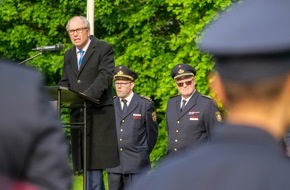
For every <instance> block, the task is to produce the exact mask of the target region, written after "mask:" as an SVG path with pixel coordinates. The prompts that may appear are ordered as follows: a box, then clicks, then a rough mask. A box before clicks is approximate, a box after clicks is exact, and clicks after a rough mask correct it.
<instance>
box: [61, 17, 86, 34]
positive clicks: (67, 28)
mask: <svg viewBox="0 0 290 190" xmlns="http://www.w3.org/2000/svg"><path fill="white" fill-rule="evenodd" d="M75 19H81V20H82V21H83V22H84V24H85V27H86V28H88V29H90V23H89V21H88V20H87V18H86V17H84V16H74V17H72V18H71V19H69V21H68V22H67V24H66V30H67V31H68V30H69V24H70V22H71V21H72V20H75Z"/></svg>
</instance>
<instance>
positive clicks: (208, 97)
mask: <svg viewBox="0 0 290 190" xmlns="http://www.w3.org/2000/svg"><path fill="white" fill-rule="evenodd" d="M202 97H204V98H207V99H210V100H212V97H210V96H207V95H202Z"/></svg>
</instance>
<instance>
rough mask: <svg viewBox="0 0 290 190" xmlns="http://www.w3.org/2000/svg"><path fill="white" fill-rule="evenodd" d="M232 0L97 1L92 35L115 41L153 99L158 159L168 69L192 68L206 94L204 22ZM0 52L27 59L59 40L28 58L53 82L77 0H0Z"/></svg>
mask: <svg viewBox="0 0 290 190" xmlns="http://www.w3.org/2000/svg"><path fill="white" fill-rule="evenodd" d="M232 2H233V0H95V35H96V36H97V37H98V38H100V39H104V40H106V41H108V42H109V43H111V44H112V45H113V46H114V49H115V59H116V64H117V65H120V64H124V65H126V66H128V67H129V68H131V69H132V70H135V71H136V72H137V73H138V74H139V78H138V79H137V81H136V87H135V91H136V92H137V93H139V94H142V95H146V96H149V97H150V98H152V99H153V101H154V102H155V105H156V108H157V115H158V122H159V129H160V133H159V141H158V144H157V146H156V148H155V150H154V152H153V154H152V155H151V158H152V160H153V161H154V162H155V163H156V162H157V161H159V160H160V159H162V157H163V156H164V155H165V153H166V144H167V133H166V130H165V127H166V125H165V109H166V105H167V101H168V99H169V98H170V97H172V96H174V95H176V94H177V90H176V88H175V84H174V81H173V80H172V79H171V77H170V71H171V69H172V68H173V67H174V66H175V65H176V64H178V63H181V62H183V63H188V64H191V65H192V66H194V67H195V69H196V70H197V75H196V77H195V79H196V82H197V89H198V90H199V91H200V92H201V93H203V94H206V95H210V91H209V88H208V80H207V75H208V73H209V72H210V71H211V70H212V68H213V63H212V61H211V58H210V57H209V56H208V55H204V54H201V53H200V52H199V51H198V49H197V44H198V41H199V40H200V36H201V35H202V30H203V29H204V28H205V25H206V24H208V23H209V22H210V21H212V20H213V19H214V18H215V17H216V16H217V15H218V13H219V11H221V10H223V9H225V8H226V7H228V6H229V5H230V4H231V3H232ZM0 5H1V6H0V15H1V16H0V22H1V26H0V43H1V46H0V56H1V57H9V58H13V59H15V60H21V61H22V60H25V59H26V58H28V57H31V56H33V55H35V54H36V52H33V51H31V49H32V48H35V47H37V46H43V45H49V44H57V43H62V44H64V45H65V48H64V50H62V51H61V52H51V53H45V54H43V55H42V56H38V57H36V58H35V59H33V60H31V61H29V62H27V63H26V64H29V65H31V66H33V67H36V68H37V69H39V70H41V71H43V72H44V73H45V75H46V79H47V85H55V84H57V82H58V80H59V78H60V74H61V68H62V62H63V53H64V51H65V50H67V49H69V48H70V47H71V46H72V44H71V43H70V40H69V37H68V35H67V33H66V31H65V25H66V22H67V21H68V19H69V18H70V17H72V16H74V15H85V13H86V2H85V1H81V0H75V1H70V0H49V1H47V0H31V1H28V0H1V1H0Z"/></svg>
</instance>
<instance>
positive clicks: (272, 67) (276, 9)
mask: <svg viewBox="0 0 290 190" xmlns="http://www.w3.org/2000/svg"><path fill="white" fill-rule="evenodd" d="M289 8H290V1H289V0H245V1H242V2H239V3H237V4H235V5H233V6H232V7H230V8H229V9H228V11H226V12H224V13H223V14H221V16H220V17H219V18H218V19H217V20H216V21H214V22H213V23H212V24H211V25H209V26H208V27H207V29H206V30H205V31H204V35H203V38H202V40H201V43H200V49H201V50H202V51H204V52H207V53H210V54H212V55H213V56H214V58H216V61H217V62H216V68H217V70H218V71H219V72H220V73H221V75H222V76H224V77H227V78H230V79H233V80H239V81H253V80H258V79H264V78H267V77H272V76H278V75H281V74H283V73H284V74H285V73H287V72H289V71H290V35H289V34H290V22H289V18H290V11H289Z"/></svg>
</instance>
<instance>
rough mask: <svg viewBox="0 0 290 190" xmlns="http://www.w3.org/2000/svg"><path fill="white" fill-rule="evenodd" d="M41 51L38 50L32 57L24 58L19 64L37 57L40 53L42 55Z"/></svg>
mask: <svg viewBox="0 0 290 190" xmlns="http://www.w3.org/2000/svg"><path fill="white" fill-rule="evenodd" d="M42 53H43V52H42V51H39V52H38V53H37V54H36V55H34V56H32V57H29V58H28V59H25V60H24V61H22V62H20V63H19V65H22V64H24V63H26V62H27V61H29V60H31V59H34V58H35V57H38V56H40V55H42Z"/></svg>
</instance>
